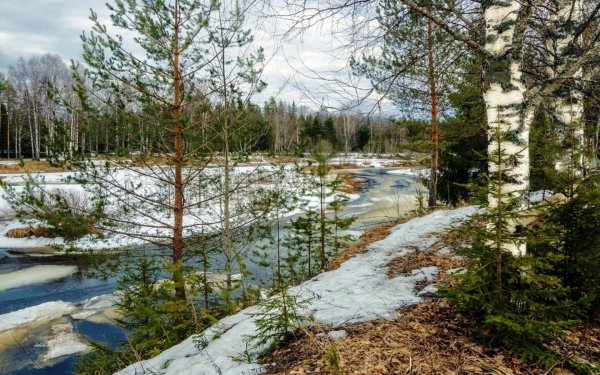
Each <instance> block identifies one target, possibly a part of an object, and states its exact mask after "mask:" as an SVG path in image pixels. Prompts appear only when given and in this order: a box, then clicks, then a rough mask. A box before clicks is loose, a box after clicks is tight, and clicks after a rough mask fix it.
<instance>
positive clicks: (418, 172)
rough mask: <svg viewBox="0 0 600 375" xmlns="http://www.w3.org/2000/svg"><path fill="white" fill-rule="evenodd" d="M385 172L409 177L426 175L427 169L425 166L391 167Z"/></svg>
mask: <svg viewBox="0 0 600 375" xmlns="http://www.w3.org/2000/svg"><path fill="white" fill-rule="evenodd" d="M386 173H387V174H391V175H395V176H409V177H428V176H429V169H426V168H419V169H413V168H403V169H393V170H391V171H387V172H386Z"/></svg>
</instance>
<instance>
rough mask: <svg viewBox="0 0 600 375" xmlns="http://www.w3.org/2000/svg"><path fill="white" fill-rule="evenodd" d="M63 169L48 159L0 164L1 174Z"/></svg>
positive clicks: (58, 170) (59, 170)
mask: <svg viewBox="0 0 600 375" xmlns="http://www.w3.org/2000/svg"><path fill="white" fill-rule="evenodd" d="M63 171H64V169H63V168H57V167H53V166H51V165H50V164H48V162H46V161H26V162H24V163H22V164H0V174H12V173H32V172H63Z"/></svg>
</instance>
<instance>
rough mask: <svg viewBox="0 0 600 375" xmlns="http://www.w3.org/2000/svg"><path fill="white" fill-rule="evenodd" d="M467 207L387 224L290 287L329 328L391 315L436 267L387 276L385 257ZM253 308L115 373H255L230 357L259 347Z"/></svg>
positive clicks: (424, 241)
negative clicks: (378, 235) (348, 255)
mask: <svg viewBox="0 0 600 375" xmlns="http://www.w3.org/2000/svg"><path fill="white" fill-rule="evenodd" d="M475 210H476V209H475V208H473V207H466V208H460V209H457V210H453V211H436V212H434V213H432V214H430V215H428V216H425V217H421V218H417V219H414V220H411V221H409V222H407V223H404V224H400V225H398V226H396V227H395V228H393V229H392V231H391V234H390V236H388V237H387V238H386V239H384V240H382V241H379V242H376V243H373V244H372V245H371V246H370V247H369V251H368V252H366V253H364V254H360V255H358V256H356V257H354V258H352V259H350V260H348V261H347V262H345V263H344V264H342V265H341V267H340V268H338V269H336V270H333V271H330V272H326V273H323V274H321V275H318V276H317V277H315V278H313V279H311V280H309V281H307V282H305V283H303V284H301V285H300V286H298V287H295V288H292V289H290V292H291V293H295V294H298V295H299V296H301V298H305V299H310V306H309V308H308V310H307V311H306V312H305V313H306V314H310V315H311V316H312V317H313V318H314V319H315V320H316V322H317V323H321V324H328V325H331V326H333V327H337V326H340V325H343V324H344V323H350V322H360V321H366V320H371V319H377V318H386V319H393V318H394V317H395V316H396V314H397V313H396V311H397V309H398V308H400V307H402V306H407V305H411V304H415V303H418V302H419V301H420V300H421V298H420V297H419V296H418V295H416V291H415V284H416V283H417V282H419V281H421V280H425V279H431V278H432V277H433V276H434V275H435V274H436V272H437V269H436V268H435V267H425V268H421V269H418V270H414V271H413V272H412V274H411V275H409V276H399V277H396V278H392V279H390V278H388V277H387V264H388V262H389V261H390V260H391V259H393V258H395V257H398V256H401V255H402V254H405V253H408V252H410V251H413V247H414V246H417V247H418V248H420V249H425V248H427V247H429V246H430V245H431V244H433V243H434V242H435V239H434V238H433V237H432V235H433V234H434V233H436V232H439V231H441V230H443V229H444V228H446V227H447V226H448V225H449V224H450V223H451V222H453V221H455V220H459V219H463V218H465V217H467V216H468V215H470V214H472V213H474V212H475ZM256 311H257V307H256V306H254V307H250V308H248V309H245V310H243V311H241V312H239V313H238V314H236V315H233V316H230V317H227V318H225V319H223V320H221V321H220V322H219V323H217V324H216V325H215V326H213V327H211V328H209V329H207V330H206V331H204V333H203V334H202V336H203V337H204V339H205V340H204V341H206V342H207V345H206V347H204V348H203V349H202V350H200V349H198V348H197V347H196V346H195V345H194V342H193V340H192V338H188V339H187V340H185V341H183V342H182V343H180V344H178V345H176V346H174V347H172V348H170V349H168V350H166V351H164V352H163V353H161V354H160V355H158V356H156V357H154V358H152V359H150V360H147V361H142V362H138V363H135V364H132V365H131V366H129V367H127V368H126V369H124V370H122V371H121V372H119V373H118V374H121V375H133V374H153V373H160V374H177V375H192V374H204V375H209V374H236V375H237V374H256V373H260V371H261V367H260V365H259V364H257V363H243V362H239V361H237V360H236V359H235V358H238V359H239V358H240V357H243V354H244V353H245V352H246V350H247V351H248V352H249V353H247V354H249V355H250V356H251V357H252V358H256V356H257V354H258V353H259V352H260V348H259V349H253V348H251V347H250V346H248V347H246V344H245V342H244V337H246V336H248V335H253V334H254V333H255V330H256V326H255V325H254V322H253V319H252V317H251V314H252V313H254V312H256Z"/></svg>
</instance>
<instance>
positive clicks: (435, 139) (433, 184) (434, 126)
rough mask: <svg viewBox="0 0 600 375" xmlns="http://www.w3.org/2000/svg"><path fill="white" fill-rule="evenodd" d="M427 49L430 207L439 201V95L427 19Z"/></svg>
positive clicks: (431, 37) (430, 28)
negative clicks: (429, 122) (429, 104)
mask: <svg viewBox="0 0 600 375" xmlns="http://www.w3.org/2000/svg"><path fill="white" fill-rule="evenodd" d="M427 47H428V48H427V49H428V51H427V52H428V59H429V61H428V63H429V90H430V94H431V143H432V146H433V148H432V150H431V174H430V178H429V208H433V207H435V206H436V202H437V168H438V148H439V135H438V97H437V90H436V85H435V64H434V61H433V48H434V47H433V25H432V22H431V20H430V19H428V20H427Z"/></svg>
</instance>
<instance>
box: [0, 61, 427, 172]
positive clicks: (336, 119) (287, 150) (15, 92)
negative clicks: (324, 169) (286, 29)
mask: <svg viewBox="0 0 600 375" xmlns="http://www.w3.org/2000/svg"><path fill="white" fill-rule="evenodd" d="M80 76H81V75H80V72H79V71H78V68H73V67H72V68H69V67H67V65H66V64H65V63H64V62H63V61H62V59H61V58H60V57H59V56H57V55H52V54H46V55H40V56H33V57H30V58H28V59H23V58H20V59H19V60H18V61H17V63H16V64H15V65H13V66H11V67H10V68H9V70H8V75H7V76H3V75H0V98H1V102H0V103H1V116H2V117H1V119H2V121H1V127H0V156H1V157H4V158H14V159H18V158H31V159H34V160H39V159H40V158H44V157H46V156H48V155H49V153H50V152H51V150H50V149H51V148H52V147H60V149H62V151H68V152H80V153H87V154H117V155H119V154H127V153H130V152H144V150H143V149H133V147H134V146H133V145H135V147H140V146H139V145H143V144H148V145H150V144H153V146H152V147H148V149H154V148H155V147H154V146H156V145H157V144H158V143H160V142H162V137H163V134H159V133H157V130H156V128H155V127H153V126H149V124H144V123H143V122H142V121H140V116H136V114H139V112H140V111H147V112H151V111H152V110H153V109H152V108H150V105H149V106H148V108H143V107H140V106H139V105H136V106H134V105H132V104H131V103H126V102H122V103H119V102H120V101H123V97H119V95H118V94H115V93H109V92H108V91H107V92H105V93H102V92H99V93H96V94H97V98H91V97H90V98H87V100H91V101H94V100H95V101H96V102H97V103H96V104H97V105H96V106H94V108H95V110H94V111H90V110H89V108H86V106H87V104H86V103H83V100H84V99H82V98H81V96H80V95H79V94H78V90H77V87H78V85H87V83H86V82H81V81H79V80H80ZM198 102H199V103H202V105H209V106H210V105H211V104H210V103H206V100H204V102H203V100H202V98H201V97H199V98H198ZM101 103H110V105H107V106H106V108H105V110H102V104H101ZM115 103H117V108H119V109H120V110H119V111H115V110H114V108H115V107H114V106H113V105H112V104H115ZM97 108H100V109H97ZM78 109H79V110H78ZM238 111H239V112H240V113H239V114H238V116H237V117H238V118H240V119H243V121H240V123H239V126H238V131H237V132H236V134H235V137H234V139H233V142H232V145H234V147H236V151H242V152H256V151H260V152H268V153H272V154H299V153H303V152H306V151H309V150H310V149H311V148H312V147H314V145H315V144H316V143H318V142H319V141H321V140H325V141H327V142H328V143H330V144H331V145H332V146H333V148H334V149H335V150H336V151H339V152H355V151H363V152H369V153H380V154H381V153H385V154H392V153H397V152H399V151H401V148H403V147H410V146H411V145H414V141H415V140H417V139H420V140H426V139H427V137H428V127H429V126H430V125H429V122H427V121H421V120H394V119H387V118H383V117H381V116H366V115H362V114H359V113H339V112H336V113H329V112H327V111H312V110H310V109H308V108H306V107H298V106H297V105H296V104H295V103H286V102H283V101H278V100H276V99H275V98H271V99H270V100H269V101H267V102H265V103H263V104H262V105H258V104H250V105H246V106H243V105H241V104H240V105H239V106H238ZM187 112H188V116H194V115H199V114H200V113H201V110H200V109H199V108H189V109H188V111H187ZM90 113H92V115H90ZM210 122H211V119H207V120H206V121H204V122H202V126H203V127H204V129H198V132H199V136H204V137H205V138H206V140H205V142H209V143H211V141H210V133H211V131H210V129H211V128H212V126H211V123H210ZM235 138H237V139H235ZM212 143H213V144H211V149H212V150H215V151H218V150H219V145H218V143H216V141H215V142H212Z"/></svg>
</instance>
